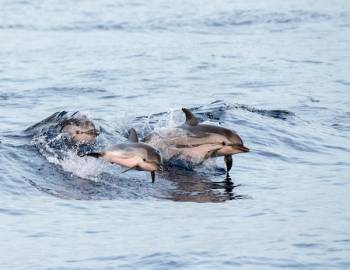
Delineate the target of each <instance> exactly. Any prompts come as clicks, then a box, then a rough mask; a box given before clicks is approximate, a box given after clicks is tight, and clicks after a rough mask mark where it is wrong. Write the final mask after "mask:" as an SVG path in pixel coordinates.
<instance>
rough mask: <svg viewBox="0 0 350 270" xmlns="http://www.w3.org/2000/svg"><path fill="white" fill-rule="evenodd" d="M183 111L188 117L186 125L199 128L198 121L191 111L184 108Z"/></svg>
mask: <svg viewBox="0 0 350 270" xmlns="http://www.w3.org/2000/svg"><path fill="white" fill-rule="evenodd" d="M182 111H183V112H184V113H185V115H186V124H187V125H190V126H197V125H198V119H197V118H196V117H195V116H194V115H193V113H191V111H190V110H189V109H186V108H182Z"/></svg>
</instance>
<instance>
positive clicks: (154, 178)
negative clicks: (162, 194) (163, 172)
mask: <svg viewBox="0 0 350 270" xmlns="http://www.w3.org/2000/svg"><path fill="white" fill-rule="evenodd" d="M151 178H152V183H154V181H155V180H156V173H155V172H154V171H152V172H151Z"/></svg>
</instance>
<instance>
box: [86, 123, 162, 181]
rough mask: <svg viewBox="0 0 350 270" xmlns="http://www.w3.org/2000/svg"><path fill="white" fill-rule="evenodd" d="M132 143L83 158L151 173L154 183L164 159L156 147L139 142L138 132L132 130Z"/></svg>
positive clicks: (130, 138) (130, 135) (130, 139)
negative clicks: (100, 160) (91, 158)
mask: <svg viewBox="0 0 350 270" xmlns="http://www.w3.org/2000/svg"><path fill="white" fill-rule="evenodd" d="M129 141H130V143H121V144H117V145H114V146H112V147H110V148H108V149H106V150H104V151H102V152H92V153H87V154H83V155H82V156H91V157H95V158H103V159H104V160H106V161H108V162H110V163H112V164H117V165H120V166H123V167H126V168H128V169H127V170H125V171H124V172H126V171H129V170H131V169H136V170H142V171H149V172H151V177H152V183H153V182H154V180H155V172H156V171H158V170H160V167H161V164H162V157H161V155H160V152H159V151H158V150H157V149H155V148H154V147H152V146H150V145H148V144H146V143H142V142H139V140H138V137H137V133H136V131H135V130H134V129H133V128H132V129H131V130H130V133H129Z"/></svg>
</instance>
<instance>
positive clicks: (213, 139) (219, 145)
mask: <svg viewBox="0 0 350 270" xmlns="http://www.w3.org/2000/svg"><path fill="white" fill-rule="evenodd" d="M182 111H183V112H184V113H185V115H186V122H185V123H184V124H183V125H181V126H178V127H176V128H170V129H165V130H160V131H159V132H155V133H152V134H150V135H149V136H147V137H146V138H145V139H144V140H143V141H144V142H146V143H149V144H151V145H153V146H155V147H157V148H158V149H159V150H160V151H161V153H162V156H163V158H164V159H166V160H170V159H171V158H174V157H176V158H178V159H185V160H188V161H190V162H191V163H192V164H194V165H198V164H201V163H202V162H203V161H205V160H206V159H208V158H211V157H221V156H223V157H224V160H225V163H226V169H227V176H228V174H229V171H230V170H231V168H232V155H234V154H239V153H246V152H249V149H248V148H247V147H245V146H244V145H243V141H242V139H241V138H240V137H239V135H238V134H237V133H236V132H235V131H233V130H230V129H227V128H224V127H220V126H215V125H208V124H200V123H199V121H198V119H197V118H196V117H195V116H194V115H193V114H192V112H191V111H190V110H188V109H186V108H182Z"/></svg>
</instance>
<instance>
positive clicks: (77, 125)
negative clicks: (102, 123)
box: [61, 117, 100, 143]
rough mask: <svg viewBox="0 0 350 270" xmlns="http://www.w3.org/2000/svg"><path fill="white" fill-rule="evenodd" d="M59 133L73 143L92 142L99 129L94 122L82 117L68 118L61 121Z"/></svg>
mask: <svg viewBox="0 0 350 270" xmlns="http://www.w3.org/2000/svg"><path fill="white" fill-rule="evenodd" d="M61 133H62V134H63V135H64V136H66V137H67V138H69V139H72V141H73V142H75V143H94V142H95V140H96V137H97V136H98V135H99V134H100V130H99V129H98V128H96V126H95V125H94V123H93V122H92V121H91V120H89V119H87V118H86V117H82V118H69V119H66V120H64V121H63V122H62V123H61Z"/></svg>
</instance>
